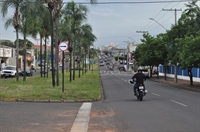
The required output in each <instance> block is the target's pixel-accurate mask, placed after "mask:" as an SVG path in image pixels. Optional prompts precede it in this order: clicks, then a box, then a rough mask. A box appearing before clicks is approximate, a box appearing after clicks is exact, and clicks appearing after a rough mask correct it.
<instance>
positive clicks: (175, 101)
mask: <svg viewBox="0 0 200 132" xmlns="http://www.w3.org/2000/svg"><path fill="white" fill-rule="evenodd" d="M171 101H172V102H174V103H176V104H179V105H182V106H184V107H187V105H185V104H183V103H180V102H178V101H175V100H171Z"/></svg>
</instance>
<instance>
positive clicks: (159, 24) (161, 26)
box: [149, 18, 167, 30]
mask: <svg viewBox="0 0 200 132" xmlns="http://www.w3.org/2000/svg"><path fill="white" fill-rule="evenodd" d="M149 19H150V20H153V21H155V22H156V23H158V24H159V25H160V26H161V27H163V28H164V29H165V30H167V29H166V28H165V27H164V26H163V25H161V24H160V23H159V22H158V21H156V20H155V19H153V18H149Z"/></svg>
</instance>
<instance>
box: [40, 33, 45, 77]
mask: <svg viewBox="0 0 200 132" xmlns="http://www.w3.org/2000/svg"><path fill="white" fill-rule="evenodd" d="M44 73H45V71H44ZM40 76H41V77H42V36H41V35H40Z"/></svg>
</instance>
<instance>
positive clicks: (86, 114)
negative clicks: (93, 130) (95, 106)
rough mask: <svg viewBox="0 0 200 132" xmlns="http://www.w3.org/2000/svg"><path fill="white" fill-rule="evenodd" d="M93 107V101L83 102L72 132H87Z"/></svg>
mask: <svg viewBox="0 0 200 132" xmlns="http://www.w3.org/2000/svg"><path fill="white" fill-rule="evenodd" d="M91 107H92V103H83V104H82V106H81V107H80V109H79V111H78V114H77V116H76V119H75V121H74V123H73V126H72V128H71V131H70V132H87V131H88V124H89V120H90V111H91Z"/></svg>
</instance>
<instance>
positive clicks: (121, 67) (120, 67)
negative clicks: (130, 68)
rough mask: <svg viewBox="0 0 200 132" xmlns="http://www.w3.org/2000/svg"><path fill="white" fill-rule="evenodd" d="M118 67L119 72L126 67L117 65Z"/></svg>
mask: <svg viewBox="0 0 200 132" xmlns="http://www.w3.org/2000/svg"><path fill="white" fill-rule="evenodd" d="M118 69H119V71H120V72H121V71H124V72H125V71H126V69H125V68H124V66H119V67H118Z"/></svg>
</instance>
